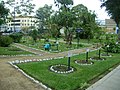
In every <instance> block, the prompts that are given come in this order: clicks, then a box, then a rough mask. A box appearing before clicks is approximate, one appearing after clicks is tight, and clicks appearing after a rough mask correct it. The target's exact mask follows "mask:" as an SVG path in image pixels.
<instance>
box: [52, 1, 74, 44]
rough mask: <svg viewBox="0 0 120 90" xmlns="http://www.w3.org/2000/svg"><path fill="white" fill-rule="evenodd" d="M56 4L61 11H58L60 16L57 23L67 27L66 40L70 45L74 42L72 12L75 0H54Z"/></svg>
mask: <svg viewBox="0 0 120 90" xmlns="http://www.w3.org/2000/svg"><path fill="white" fill-rule="evenodd" d="M54 1H55V4H56V6H58V8H59V11H58V12H57V13H56V17H57V18H58V19H57V20H58V21H57V22H56V23H57V24H58V26H59V27H65V28H66V29H65V40H66V43H68V44H69V45H71V44H72V42H71V41H72V31H71V30H72V29H71V27H72V21H73V14H72V12H71V7H72V5H73V0H54Z"/></svg>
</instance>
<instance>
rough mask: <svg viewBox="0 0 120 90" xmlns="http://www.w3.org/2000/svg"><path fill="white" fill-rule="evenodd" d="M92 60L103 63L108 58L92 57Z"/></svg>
mask: <svg viewBox="0 0 120 90" xmlns="http://www.w3.org/2000/svg"><path fill="white" fill-rule="evenodd" d="M90 60H96V61H102V60H106V58H104V57H91V58H90Z"/></svg>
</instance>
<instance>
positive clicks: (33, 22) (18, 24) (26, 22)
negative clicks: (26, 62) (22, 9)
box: [7, 16, 38, 32]
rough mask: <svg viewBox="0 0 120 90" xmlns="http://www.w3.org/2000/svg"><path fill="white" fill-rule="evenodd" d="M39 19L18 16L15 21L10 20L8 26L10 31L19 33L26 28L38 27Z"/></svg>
mask: <svg viewBox="0 0 120 90" xmlns="http://www.w3.org/2000/svg"><path fill="white" fill-rule="evenodd" d="M37 22H38V19H37V18H35V17H32V16H17V17H15V19H14V18H13V19H12V20H9V21H8V23H7V25H8V27H9V30H11V31H15V32H19V31H20V30H22V28H25V27H28V28H29V27H31V26H34V27H37Z"/></svg>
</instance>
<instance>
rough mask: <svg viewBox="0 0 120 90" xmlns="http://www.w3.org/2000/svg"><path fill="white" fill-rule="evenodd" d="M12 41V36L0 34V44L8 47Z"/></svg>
mask: <svg viewBox="0 0 120 90" xmlns="http://www.w3.org/2000/svg"><path fill="white" fill-rule="evenodd" d="M12 42H13V40H12V38H11V37H9V36H0V46H1V47H8V46H9V45H10V44H11V43H12Z"/></svg>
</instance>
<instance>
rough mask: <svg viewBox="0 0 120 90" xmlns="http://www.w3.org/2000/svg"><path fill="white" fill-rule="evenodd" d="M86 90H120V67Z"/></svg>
mask: <svg viewBox="0 0 120 90" xmlns="http://www.w3.org/2000/svg"><path fill="white" fill-rule="evenodd" d="M86 90H120V66H118V67H117V68H115V69H114V70H113V71H111V72H110V73H109V74H107V75H106V76H105V77H103V78H102V79H100V80H99V81H98V82H96V83H95V84H93V85H92V86H90V87H89V88H88V89H86Z"/></svg>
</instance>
